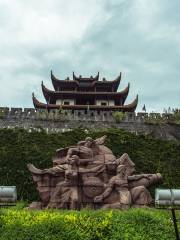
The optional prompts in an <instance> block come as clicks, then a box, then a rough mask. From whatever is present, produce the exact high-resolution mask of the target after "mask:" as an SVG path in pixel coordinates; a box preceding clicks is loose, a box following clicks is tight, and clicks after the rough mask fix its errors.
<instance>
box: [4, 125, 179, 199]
mask: <svg viewBox="0 0 180 240" xmlns="http://www.w3.org/2000/svg"><path fill="white" fill-rule="evenodd" d="M102 135H107V143H106V145H107V146H108V147H109V148H110V149H112V151H113V153H114V155H115V156H117V157H119V156H121V155H122V154H123V153H124V152H127V153H128V154H129V156H130V157H131V159H132V160H133V161H134V162H135V164H136V170H137V172H139V173H141V172H144V173H156V172H160V173H162V175H163V177H164V183H163V184H162V187H169V186H172V187H174V188H175V187H176V188H177V187H180V164H179V163H180V144H179V143H174V142H172V141H162V140H158V139H153V138H151V137H149V136H144V135H138V136H137V135H135V134H132V133H129V132H126V131H124V130H121V129H107V130H101V131H98V130H97V131H96V130H88V132H87V131H85V130H84V129H75V130H73V131H70V132H65V133H51V134H47V133H46V132H45V131H44V130H41V131H40V132H37V131H36V130H33V129H32V131H31V132H28V131H26V130H23V129H0V182H1V185H15V186H17V192H18V198H19V199H24V200H28V201H29V202H30V201H33V200H38V194H37V190H36V186H35V184H34V183H33V180H32V176H31V174H30V172H29V171H28V169H27V163H33V164H34V165H35V166H36V167H38V168H47V167H52V156H54V154H55V150H56V149H58V148H61V147H66V146H70V145H74V144H75V143H77V141H80V140H82V139H84V138H85V137H86V136H92V137H93V138H96V137H99V136H102Z"/></svg>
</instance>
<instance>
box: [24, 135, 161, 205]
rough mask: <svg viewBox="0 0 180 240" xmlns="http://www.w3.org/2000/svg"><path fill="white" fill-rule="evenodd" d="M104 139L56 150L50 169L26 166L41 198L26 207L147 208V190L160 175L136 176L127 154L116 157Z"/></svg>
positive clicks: (89, 139)
mask: <svg viewBox="0 0 180 240" xmlns="http://www.w3.org/2000/svg"><path fill="white" fill-rule="evenodd" d="M105 139H106V136H103V137H101V138H98V139H95V140H93V139H92V138H91V137H87V138H86V139H85V141H80V142H78V143H77V145H76V146H70V147H67V148H62V149H58V150H57V151H56V157H55V158H54V159H53V167H52V168H49V169H43V170H40V169H37V168H36V167H34V166H33V165H32V164H28V169H29V171H30V172H31V173H32V176H33V180H34V182H35V183H36V184H37V190H38V192H39V195H40V199H41V202H34V203H32V204H30V206H29V208H40V209H43V208H59V209H81V208H85V207H89V208H94V209H98V208H104V209H107V208H117V209H124V208H129V207H133V206H134V207H141V206H147V205H150V204H151V203H152V197H151V195H150V192H149V191H148V187H150V186H152V185H153V184H157V183H160V182H161V181H162V176H161V174H160V173H157V174H140V175H135V174H134V173H135V164H134V163H133V162H132V160H131V159H130V157H129V156H128V154H127V153H124V154H123V155H122V156H121V157H120V158H116V157H115V156H114V155H113V153H112V151H111V150H110V149H109V148H108V147H106V146H105V145H104V143H105Z"/></svg>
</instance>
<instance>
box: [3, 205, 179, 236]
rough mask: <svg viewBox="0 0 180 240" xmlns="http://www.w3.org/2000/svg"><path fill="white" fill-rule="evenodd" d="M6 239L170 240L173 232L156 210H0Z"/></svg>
mask: <svg viewBox="0 0 180 240" xmlns="http://www.w3.org/2000/svg"><path fill="white" fill-rule="evenodd" d="M178 216H180V215H178ZM179 227H180V226H179ZM6 239H8V240H31V239H32V240H40V239H43V240H44V239H48V240H55V239H60V240H66V239H68V240H76V239H77V240H100V239H102V240H147V239H148V240H154V239H156V240H167V239H168V240H171V239H174V229H173V224H172V222H171V220H170V214H169V213H167V212H165V211H159V210H149V209H130V210H128V211H102V210H101V211H87V210H82V211H80V212H78V211H57V210H56V211H50V210H49V211H27V210H15V209H6V210H0V240H6Z"/></svg>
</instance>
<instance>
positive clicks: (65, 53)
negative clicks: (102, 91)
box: [0, 0, 180, 111]
mask: <svg viewBox="0 0 180 240" xmlns="http://www.w3.org/2000/svg"><path fill="white" fill-rule="evenodd" d="M17 2H18V3H19V4H20V3H21V1H17ZM45 2H46V4H45V5H44V7H43V10H40V8H39V7H38V6H37V10H36V11H37V12H38V13H41V14H42V15H43V14H44V15H45V16H46V17H48V8H49V7H50V10H49V12H50V13H51V16H50V18H49V19H50V20H51V19H53V13H54V14H55V16H56V17H57V20H59V21H60V20H61V21H66V20H67V17H66V16H65V15H68V18H69V20H68V21H69V22H68V25H67V24H66V22H61V24H60V26H63V27H64V28H66V27H70V26H71V22H72V21H74V16H73V13H74V14H75V16H77V23H76V24H75V25H73V26H74V27H75V30H73V29H71V28H69V29H62V31H61V29H60V28H59V26H58V23H57V24H55V25H53V23H54V20H52V21H53V22H52V23H51V22H50V23H49V25H48V26H47V31H49V32H47V35H46V32H45V31H44V30H43V32H41V29H39V31H40V32H39V35H38V32H37V31H35V32H34V33H36V34H37V35H35V36H31V35H29V36H30V37H29V39H26V38H23V36H24V35H23V34H25V33H27V31H30V29H25V30H22V29H21V28H20V29H18V28H17V25H16V26H15V27H14V25H13V26H12V22H11V21H8V24H6V23H5V22H6V21H5V19H6V17H8V14H10V15H11V14H12V12H11V11H7V16H6V15H5V14H4V15H3V19H2V18H1V19H2V21H1V19H0V21H1V24H2V26H3V28H1V30H0V36H1V35H2V34H3V33H4V34H5V37H4V38H3V39H2V40H0V41H2V44H1V47H0V48H1V55H0V60H1V62H3V59H4V63H3V64H2V67H1V68H0V81H1V84H3V90H2V91H3V94H1V95H0V104H1V105H9V106H11V105H14V106H23V107H31V106H32V101H31V93H32V92H33V91H34V92H35V93H36V95H37V96H38V97H39V98H40V100H42V101H43V97H42V93H41V86H40V84H41V81H42V80H43V81H44V82H45V84H46V85H47V86H48V87H49V88H52V85H51V81H50V70H51V69H53V71H54V73H55V75H56V76H57V77H60V78H61V79H63V78H65V77H66V76H70V77H71V76H72V71H75V72H76V73H77V74H82V75H87V76H90V75H92V74H96V73H97V71H100V76H102V77H106V78H107V79H114V78H115V77H116V76H117V75H118V74H119V72H120V71H122V72H123V79H122V83H121V86H120V89H119V90H121V89H123V88H124V87H125V86H126V85H127V84H128V82H130V84H131V88H130V94H129V97H128V99H127V103H128V102H131V101H132V100H133V98H134V97H135V96H136V94H137V93H138V94H139V108H138V110H141V108H142V105H143V104H144V103H145V104H146V106H147V110H153V109H154V110H157V111H160V110H162V109H163V108H164V107H165V108H168V107H169V106H172V107H179V102H180V97H179V96H180V94H178V93H179V92H180V84H179V78H180V72H179V63H180V62H179V59H180V45H179V42H180V29H179V20H180V19H179V18H180V17H179V12H178V9H179V7H180V3H179V1H178V0H174V1H173V2H172V1H171V2H170V1H168V0H164V1H163V2H162V1H161V0H156V1H153V3H152V1H150V0H143V1H142V0H126V1H123V0H122V1H113V0H112V1H93V3H92V4H91V9H90V15H88V4H90V2H91V1H88V2H87V3H84V1H78V2H77V6H76V7H75V5H72V8H69V7H67V6H66V5H65V2H64V1H55V0H54V1H51V2H52V4H51V6H49V4H48V2H49V1H45ZM59 2H60V3H59ZM82 2H83V4H82ZM142 2H143V4H144V5H142V6H141V4H142ZM53 3H54V7H53ZM9 4H10V3H9ZM33 4H34V1H33V2H32V3H31V4H30V6H29V4H28V5H26V4H23V5H22V4H20V8H21V9H24V11H25V10H27V8H30V10H31V11H32V12H33V11H34V10H33V7H34V5H33ZM93 4H94V5H93ZM147 5H148V7H147ZM63 6H64V11H65V10H66V12H64V11H63ZM78 6H79V9H80V11H82V12H78ZM6 7H7V5H6ZM141 7H142V11H144V12H143V13H141ZM60 8H61V11H60V10H59V9H60ZM86 8H87V9H86ZM8 9H9V8H8ZM57 9H58V10H57ZM18 11H19V8H18V7H17V12H15V13H14V15H11V16H12V19H16V18H17V17H16V14H17V13H18ZM83 11H85V12H83ZM58 14H59V15H60V18H58ZM78 14H79V15H83V14H84V16H83V18H82V19H81V18H79V16H78ZM71 15H72V16H71ZM86 15H88V16H87V18H86ZM17 19H18V21H19V18H17ZM24 19H26V18H25V17H24ZM37 19H39V18H37ZM83 19H84V21H85V23H86V24H85V27H82V26H81V25H80V24H81V20H83ZM29 20H30V19H28V21H29ZM143 20H144V22H143ZM22 21H23V19H22ZM18 23H19V24H20V22H18ZM51 24H52V26H51ZM77 24H78V25H77ZM142 24H144V25H142ZM25 26H26V25H25ZM27 26H29V25H27ZM30 26H31V25H30ZM43 26H44V23H42V22H41V24H40V25H39V28H40V27H43ZM20 27H22V26H21V24H20ZM51 27H52V28H53V29H50V28H51ZM11 29H12V31H14V32H13V33H12V32H11V33H10V30H11ZM37 29H38V28H37ZM20 30H21V34H20V35H18V33H17V32H18V31H20ZM76 30H77V32H76ZM58 31H59V33H58V34H56V32H58ZM32 32H33V31H32ZM28 34H30V33H28ZM43 34H45V35H43ZM48 34H52V36H48ZM53 34H55V35H54V37H53ZM13 35H14V39H12V37H13ZM20 36H21V37H22V39H20ZM43 36H47V39H46V38H43ZM6 39H9V41H5V40H6ZM61 39H62V41H61ZM63 39H64V40H63ZM3 44H4V45H3ZM6 73H8V74H6ZM9 89H11V90H9ZM16 91H17V93H15V92H16ZM7 93H8V94H9V96H8V97H7Z"/></svg>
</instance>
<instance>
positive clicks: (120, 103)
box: [32, 71, 138, 112]
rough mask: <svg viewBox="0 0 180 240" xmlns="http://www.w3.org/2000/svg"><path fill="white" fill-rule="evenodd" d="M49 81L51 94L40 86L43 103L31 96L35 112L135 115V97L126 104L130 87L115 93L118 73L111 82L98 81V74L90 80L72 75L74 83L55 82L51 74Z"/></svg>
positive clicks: (118, 78) (42, 85)
mask: <svg viewBox="0 0 180 240" xmlns="http://www.w3.org/2000/svg"><path fill="white" fill-rule="evenodd" d="M51 81H52V85H53V87H54V90H50V89H48V88H47V87H46V86H45V85H44V84H43V82H42V84H41V87H42V92H43V95H44V98H45V100H46V103H42V102H40V101H38V99H37V98H36V97H35V95H34V93H33V96H32V98H33V104H34V107H35V108H36V109H48V110H51V109H64V110H96V111H121V112H134V111H135V109H136V107H137V103H138V96H136V98H135V99H134V101H133V102H132V103H130V104H127V105H126V104H125V101H126V98H127V96H128V93H129V88H130V84H128V86H127V87H126V88H125V89H124V90H122V91H120V92H118V91H117V90H118V87H119V85H120V82H121V73H120V74H119V76H118V77H117V78H116V79H115V80H113V81H107V80H106V79H105V78H103V79H102V80H101V81H100V80H99V73H98V74H97V75H96V76H95V77H93V76H90V77H82V76H81V75H80V76H79V77H77V76H76V75H75V74H74V72H73V79H72V80H70V79H69V77H68V78H66V79H65V80H59V79H57V78H56V77H55V76H54V75H53V73H52V71H51Z"/></svg>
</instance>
